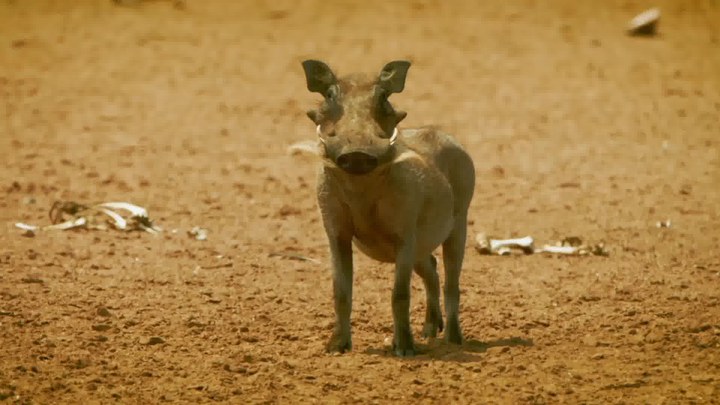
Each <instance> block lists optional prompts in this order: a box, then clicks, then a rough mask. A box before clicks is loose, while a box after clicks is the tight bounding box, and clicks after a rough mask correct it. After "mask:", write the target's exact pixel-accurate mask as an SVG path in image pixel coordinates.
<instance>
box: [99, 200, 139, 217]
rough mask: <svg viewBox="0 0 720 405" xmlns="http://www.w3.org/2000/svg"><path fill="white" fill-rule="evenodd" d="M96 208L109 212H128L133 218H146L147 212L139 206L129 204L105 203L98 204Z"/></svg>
mask: <svg viewBox="0 0 720 405" xmlns="http://www.w3.org/2000/svg"><path fill="white" fill-rule="evenodd" d="M97 207H104V208H109V209H111V210H125V211H129V212H130V213H131V214H132V215H133V216H137V217H146V216H148V214H147V210H146V209H145V208H143V207H141V206H139V205H135V204H130V203H127V202H107V203H102V204H98V205H97Z"/></svg>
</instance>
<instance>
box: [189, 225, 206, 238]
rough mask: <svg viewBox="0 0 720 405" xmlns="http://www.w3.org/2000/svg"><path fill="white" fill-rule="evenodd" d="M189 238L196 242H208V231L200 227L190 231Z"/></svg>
mask: <svg viewBox="0 0 720 405" xmlns="http://www.w3.org/2000/svg"><path fill="white" fill-rule="evenodd" d="M187 233H188V236H190V237H191V238H195V240H207V234H208V231H207V229H204V228H200V227H199V226H196V227H194V228H193V229H191V230H189V231H188V232H187Z"/></svg>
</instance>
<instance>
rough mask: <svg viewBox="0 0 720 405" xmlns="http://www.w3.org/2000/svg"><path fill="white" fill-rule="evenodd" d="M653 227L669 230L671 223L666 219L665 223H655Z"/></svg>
mask: <svg viewBox="0 0 720 405" xmlns="http://www.w3.org/2000/svg"><path fill="white" fill-rule="evenodd" d="M655 226H656V227H658V228H670V226H672V223H671V222H670V220H669V219H666V220H665V221H658V222H657V223H655Z"/></svg>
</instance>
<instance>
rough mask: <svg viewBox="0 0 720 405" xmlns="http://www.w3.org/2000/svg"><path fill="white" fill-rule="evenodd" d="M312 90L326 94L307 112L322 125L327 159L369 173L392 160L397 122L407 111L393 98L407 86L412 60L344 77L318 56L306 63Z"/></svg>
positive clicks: (346, 168)
mask: <svg viewBox="0 0 720 405" xmlns="http://www.w3.org/2000/svg"><path fill="white" fill-rule="evenodd" d="M303 68H304V69H305V76H306V78H307V87H308V90H310V91H311V92H315V93H320V94H322V95H323V97H324V98H325V99H324V100H323V101H322V103H321V104H320V107H319V108H318V109H317V110H311V111H308V113H307V115H308V117H310V119H311V120H313V122H314V123H315V124H316V125H317V133H318V136H319V137H320V141H321V142H322V143H323V144H324V146H325V151H324V154H325V157H326V158H327V159H328V160H330V161H332V162H333V163H334V164H335V165H336V166H337V167H339V168H341V169H342V170H344V171H345V172H347V173H350V174H354V175H363V174H367V173H370V172H372V171H373V170H374V169H375V168H377V167H378V166H379V165H382V164H383V163H387V162H389V161H390V160H391V159H392V155H393V153H392V151H393V144H394V142H395V137H396V136H397V129H396V126H397V124H398V123H399V122H400V121H402V120H403V118H405V116H406V115H407V113H405V112H403V111H395V109H394V108H393V106H392V105H391V104H390V102H389V101H388V97H389V96H390V95H391V94H392V93H399V92H401V91H402V90H403V88H404V87H405V78H406V76H407V71H408V69H409V68H410V62H406V61H394V62H390V63H388V64H387V65H385V67H384V68H383V70H382V71H381V72H380V75H379V76H378V77H377V78H369V77H367V76H364V75H352V76H348V77H343V78H340V79H338V78H337V77H336V76H335V74H334V73H333V72H332V70H331V69H330V67H329V66H328V65H326V64H325V63H323V62H321V61H317V60H306V61H305V62H303Z"/></svg>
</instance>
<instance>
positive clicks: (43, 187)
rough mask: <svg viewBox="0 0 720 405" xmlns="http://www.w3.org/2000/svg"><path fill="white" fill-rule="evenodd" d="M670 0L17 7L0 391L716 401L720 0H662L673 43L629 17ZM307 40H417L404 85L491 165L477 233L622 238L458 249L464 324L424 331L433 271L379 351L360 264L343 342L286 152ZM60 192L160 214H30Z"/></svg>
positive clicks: (384, 399)
mask: <svg viewBox="0 0 720 405" xmlns="http://www.w3.org/2000/svg"><path fill="white" fill-rule="evenodd" d="M654 4H656V3H650V2H646V1H631V0H626V1H603V2H590V1H586V2H577V1H574V0H562V1H553V2H538V1H531V0H522V1H513V2H506V1H500V0H498V1H487V2H479V1H446V2H442V1H425V0H413V1H409V2H389V1H375V0H367V1H358V0H347V1H338V2H330V1H319V0H300V1H277V2H249V1H199V0H197V1H193V0H187V2H186V3H184V5H183V3H173V2H171V1H136V2H132V1H126V2H125V3H124V4H114V3H113V2H111V1H104V0H97V1H79V0H78V1H69V0H67V1H60V0H58V1H40V0H37V1H36V0H2V1H0V97H1V99H0V105H1V106H2V111H0V159H1V160H2V170H1V171H0V186H1V189H0V207H1V208H0V222H1V223H2V228H1V229H2V232H1V233H0V311H1V312H0V399H1V400H4V403H23V404H24V403H33V404H35V403H36V404H56V403H90V404H91V403H123V404H125V403H128V404H132V403H138V404H149V403H164V402H167V403H205V402H224V403H339V402H353V403H355V402H357V403H410V402H411V403H440V404H448V403H560V402H565V403H601V404H605V403H652V404H661V403H667V404H680V403H698V404H700V403H719V402H720V297H719V294H720V231H719V230H718V229H719V227H720V187H719V186H718V184H719V183H720V160H719V154H720V138H719V136H720V125H719V124H718V123H719V118H718V117H719V116H720V73H719V72H720V28H718V27H719V25H718V21H720V3H719V2H717V1H715V0H712V1H710V0H707V1H700V0H698V1H692V2H690V1H680V0H678V1H660V2H659V6H660V7H661V9H662V11H663V17H662V21H661V25H660V31H659V35H658V36H657V37H654V38H633V37H629V36H627V35H625V34H624V27H625V24H626V22H627V21H628V20H629V18H630V17H632V16H633V15H634V14H635V13H637V12H639V11H642V10H643V9H645V8H647V7H649V6H651V5H654ZM308 57H314V58H322V59H324V60H326V61H328V62H329V63H330V64H331V65H332V66H333V67H334V68H335V69H336V70H337V71H340V72H350V71H355V70H360V71H366V72H379V70H380V68H381V67H382V66H383V65H384V63H385V62H387V61H389V60H392V59H402V58H406V59H410V60H412V61H413V67H412V68H411V70H410V74H409V78H408V83H407V87H406V91H405V92H404V93H402V94H398V95H395V96H393V101H394V103H395V105H396V106H397V107H398V108H401V109H404V110H407V111H408V112H409V115H408V118H407V120H406V121H405V122H404V123H403V125H404V127H412V126H416V125H422V124H430V123H434V124H439V125H441V126H443V127H444V128H445V129H446V130H448V131H450V132H452V133H454V134H455V135H456V136H457V138H458V139H459V140H460V141H461V142H462V143H463V144H465V145H466V147H467V148H468V150H469V151H470V153H471V154H472V156H473V157H474V159H475V162H476V171H477V178H478V180H477V185H476V191H475V199H474V201H473V204H472V207H471V210H470V221H469V224H468V226H469V228H470V233H471V235H474V234H475V233H477V232H481V231H482V232H487V233H489V234H492V235H495V236H499V237H505V236H523V235H526V234H530V235H532V236H534V237H535V238H536V239H537V240H538V241H541V242H542V241H552V240H557V239H559V238H562V237H564V236H568V235H578V236H581V237H582V238H584V239H585V240H587V241H589V242H598V241H604V242H605V243H606V246H607V247H608V249H609V250H610V256H609V257H554V256H549V257H548V256H540V255H532V256H513V257H487V256H480V255H479V254H477V252H475V250H474V249H473V243H472V241H471V240H469V241H468V246H467V256H466V257H467V259H466V262H465V266H464V272H463V275H462V313H461V322H462V327H463V330H464V332H465V337H466V339H467V343H466V344H464V345H463V346H462V347H451V346H448V345H446V344H444V343H442V342H426V341H423V340H421V339H420V337H419V330H420V328H421V324H422V318H423V311H424V302H423V301H424V292H423V289H422V286H421V283H420V282H419V280H418V279H417V278H416V279H414V280H413V302H412V306H411V309H412V319H413V325H414V328H415V330H416V336H417V341H418V342H419V344H420V349H421V353H420V355H418V356H417V357H415V358H412V359H397V358H395V357H393V356H391V355H390V352H389V350H388V347H387V345H386V344H385V343H384V341H385V339H386V338H387V337H389V336H390V335H391V333H392V315H391V311H390V289H391V285H392V275H393V271H392V267H391V266H388V265H381V264H378V263H375V262H372V261H371V260H369V259H366V258H364V257H359V258H358V259H357V260H356V268H357V271H356V279H355V286H356V290H355V302H354V312H353V323H354V351H353V352H352V353H349V354H345V355H329V354H326V353H325V352H324V350H323V346H324V343H325V340H326V339H327V337H328V336H329V334H330V329H331V325H332V320H333V313H332V304H331V281H330V272H329V270H328V261H329V258H328V251H327V245H326V241H325V236H324V234H323V232H322V228H321V224H320V222H319V215H318V213H317V209H316V204H315V198H314V194H313V193H314V191H313V190H314V183H315V179H314V167H315V164H316V162H314V161H313V159H311V158H309V157H303V156H301V157H290V156H288V155H287V153H286V148H287V146H288V145H290V144H291V143H293V142H296V141H300V140H304V139H312V138H313V137H314V136H315V135H314V127H313V125H312V123H311V122H310V121H309V120H308V119H307V117H305V115H304V112H305V110H307V109H309V108H311V107H312V106H313V105H314V103H316V102H317V101H318V96H317V95H316V94H310V93H308V92H307V91H306V88H305V81H304V75H303V73H302V69H301V67H300V62H301V61H302V60H303V59H305V58H308ZM57 200H70V201H78V202H86V203H93V202H101V201H111V200H121V201H131V202H134V203H137V204H140V205H144V206H146V207H147V208H148V209H149V212H150V216H151V217H152V219H154V220H155V222H156V223H157V224H158V225H159V226H161V227H163V229H164V232H163V233H161V234H160V235H151V234H148V233H141V232H130V233H121V232H118V231H68V232H47V233H40V234H38V235H37V236H35V237H34V238H29V237H23V236H21V232H20V231H19V230H18V229H15V228H14V223H15V222H17V221H22V222H29V223H36V224H46V223H48V221H49V220H48V218H47V213H48V209H49V208H50V206H51V205H52V203H53V202H54V201H57ZM666 219H670V220H671V227H670V228H657V227H656V222H657V221H660V220H666ZM193 226H202V227H204V228H207V229H208V231H209V234H208V240H206V241H197V240H194V239H191V238H189V237H188V236H187V235H186V232H187V230H188V229H190V228H192V227H193ZM277 253H281V255H277ZM283 254H284V255H285V256H283ZM288 254H295V255H301V256H305V257H310V258H312V259H315V260H317V262H318V263H316V262H313V261H299V260H293V259H292V258H291V257H288V256H287V255H288ZM438 254H440V253H439V252H438ZM441 274H442V273H441ZM0 403H2V401H0Z"/></svg>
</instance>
